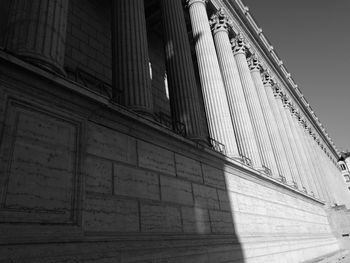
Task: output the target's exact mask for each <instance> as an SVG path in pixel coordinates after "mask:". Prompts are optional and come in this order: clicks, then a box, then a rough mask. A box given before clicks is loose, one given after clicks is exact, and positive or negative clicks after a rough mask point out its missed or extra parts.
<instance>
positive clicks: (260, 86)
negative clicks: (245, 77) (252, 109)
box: [251, 62, 295, 185]
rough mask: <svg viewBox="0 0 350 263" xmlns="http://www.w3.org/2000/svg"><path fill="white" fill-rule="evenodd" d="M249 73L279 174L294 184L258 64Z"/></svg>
mask: <svg viewBox="0 0 350 263" xmlns="http://www.w3.org/2000/svg"><path fill="white" fill-rule="evenodd" d="M252 63H254V62H252ZM256 63H257V62H256ZM251 75H252V78H253V82H254V85H255V88H256V92H257V94H258V98H259V102H260V105H261V110H262V113H263V115H264V119H265V124H266V128H267V132H268V134H269V137H270V141H271V146H272V150H273V152H274V156H275V159H276V163H277V168H278V172H279V175H280V176H283V177H282V178H285V179H286V183H287V184H289V185H294V182H295V180H294V179H293V177H292V173H291V171H290V169H289V166H288V161H287V157H286V153H285V151H284V148H283V145H282V141H281V138H280V135H279V132H278V128H277V124H276V120H275V117H274V116H273V114H272V111H271V108H270V105H269V102H268V99H267V95H266V92H265V90H264V83H263V81H262V78H261V75H260V71H259V68H258V66H257V69H254V70H251Z"/></svg>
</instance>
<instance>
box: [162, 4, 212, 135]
mask: <svg viewBox="0 0 350 263" xmlns="http://www.w3.org/2000/svg"><path fill="white" fill-rule="evenodd" d="M160 6H161V12H162V21H163V30H164V35H163V36H164V41H165V58H166V69H167V76H168V85H169V93H170V105H171V113H172V114H171V115H172V118H173V120H174V121H175V122H174V126H175V127H176V125H177V123H178V122H180V123H183V124H185V129H186V135H187V137H189V138H193V139H199V140H205V139H206V138H205V137H206V133H205V129H204V119H203V117H204V116H202V113H201V110H200V104H199V102H200V100H199V93H198V89H197V83H196V78H195V74H194V68H193V62H192V57H191V50H190V43H189V40H188V35H187V29H186V23H185V17H184V13H183V8H182V1H181V0H171V1H169V0H161V1H160Z"/></svg>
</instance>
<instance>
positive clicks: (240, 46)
mask: <svg viewBox="0 0 350 263" xmlns="http://www.w3.org/2000/svg"><path fill="white" fill-rule="evenodd" d="M231 46H232V51H233V54H238V53H243V54H246V51H247V49H248V45H247V43H246V42H245V39H244V37H243V34H242V33H238V34H237V35H236V37H235V38H233V39H231Z"/></svg>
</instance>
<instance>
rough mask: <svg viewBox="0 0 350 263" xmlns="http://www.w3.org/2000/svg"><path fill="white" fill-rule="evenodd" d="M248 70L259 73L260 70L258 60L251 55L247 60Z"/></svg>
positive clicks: (254, 55)
mask: <svg viewBox="0 0 350 263" xmlns="http://www.w3.org/2000/svg"><path fill="white" fill-rule="evenodd" d="M248 62H249V69H250V70H251V71H252V70H257V71H260V69H261V64H260V62H259V59H258V57H257V55H256V54H252V55H251V56H250V58H249V61H248Z"/></svg>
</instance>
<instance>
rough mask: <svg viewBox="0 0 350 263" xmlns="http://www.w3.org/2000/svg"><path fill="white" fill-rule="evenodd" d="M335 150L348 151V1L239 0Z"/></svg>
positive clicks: (349, 12) (349, 138) (349, 33)
mask: <svg viewBox="0 0 350 263" xmlns="http://www.w3.org/2000/svg"><path fill="white" fill-rule="evenodd" d="M242 1H243V3H244V4H245V5H247V6H248V7H249V12H250V14H251V15H252V16H253V17H254V18H255V21H256V22H257V24H258V25H259V26H260V27H261V28H262V29H263V33H264V35H265V36H266V37H267V38H268V40H269V41H270V43H271V44H272V45H273V46H274V49H275V51H276V52H277V54H278V55H279V57H280V59H282V60H283V63H284V65H285V66H286V68H287V70H288V71H289V72H290V73H291V75H292V78H293V79H294V80H295V82H296V83H297V84H298V87H299V89H300V90H301V92H302V93H303V94H304V96H305V98H306V99H307V101H308V102H309V103H310V105H311V107H312V108H313V110H314V111H315V113H316V115H317V117H318V118H319V119H320V121H321V122H322V123H323V125H324V126H325V128H326V130H327V132H328V134H329V135H330V137H331V138H332V140H333V142H334V143H335V145H336V146H337V148H338V149H339V150H346V149H348V150H350V0H332V1H329V0H242Z"/></svg>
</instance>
